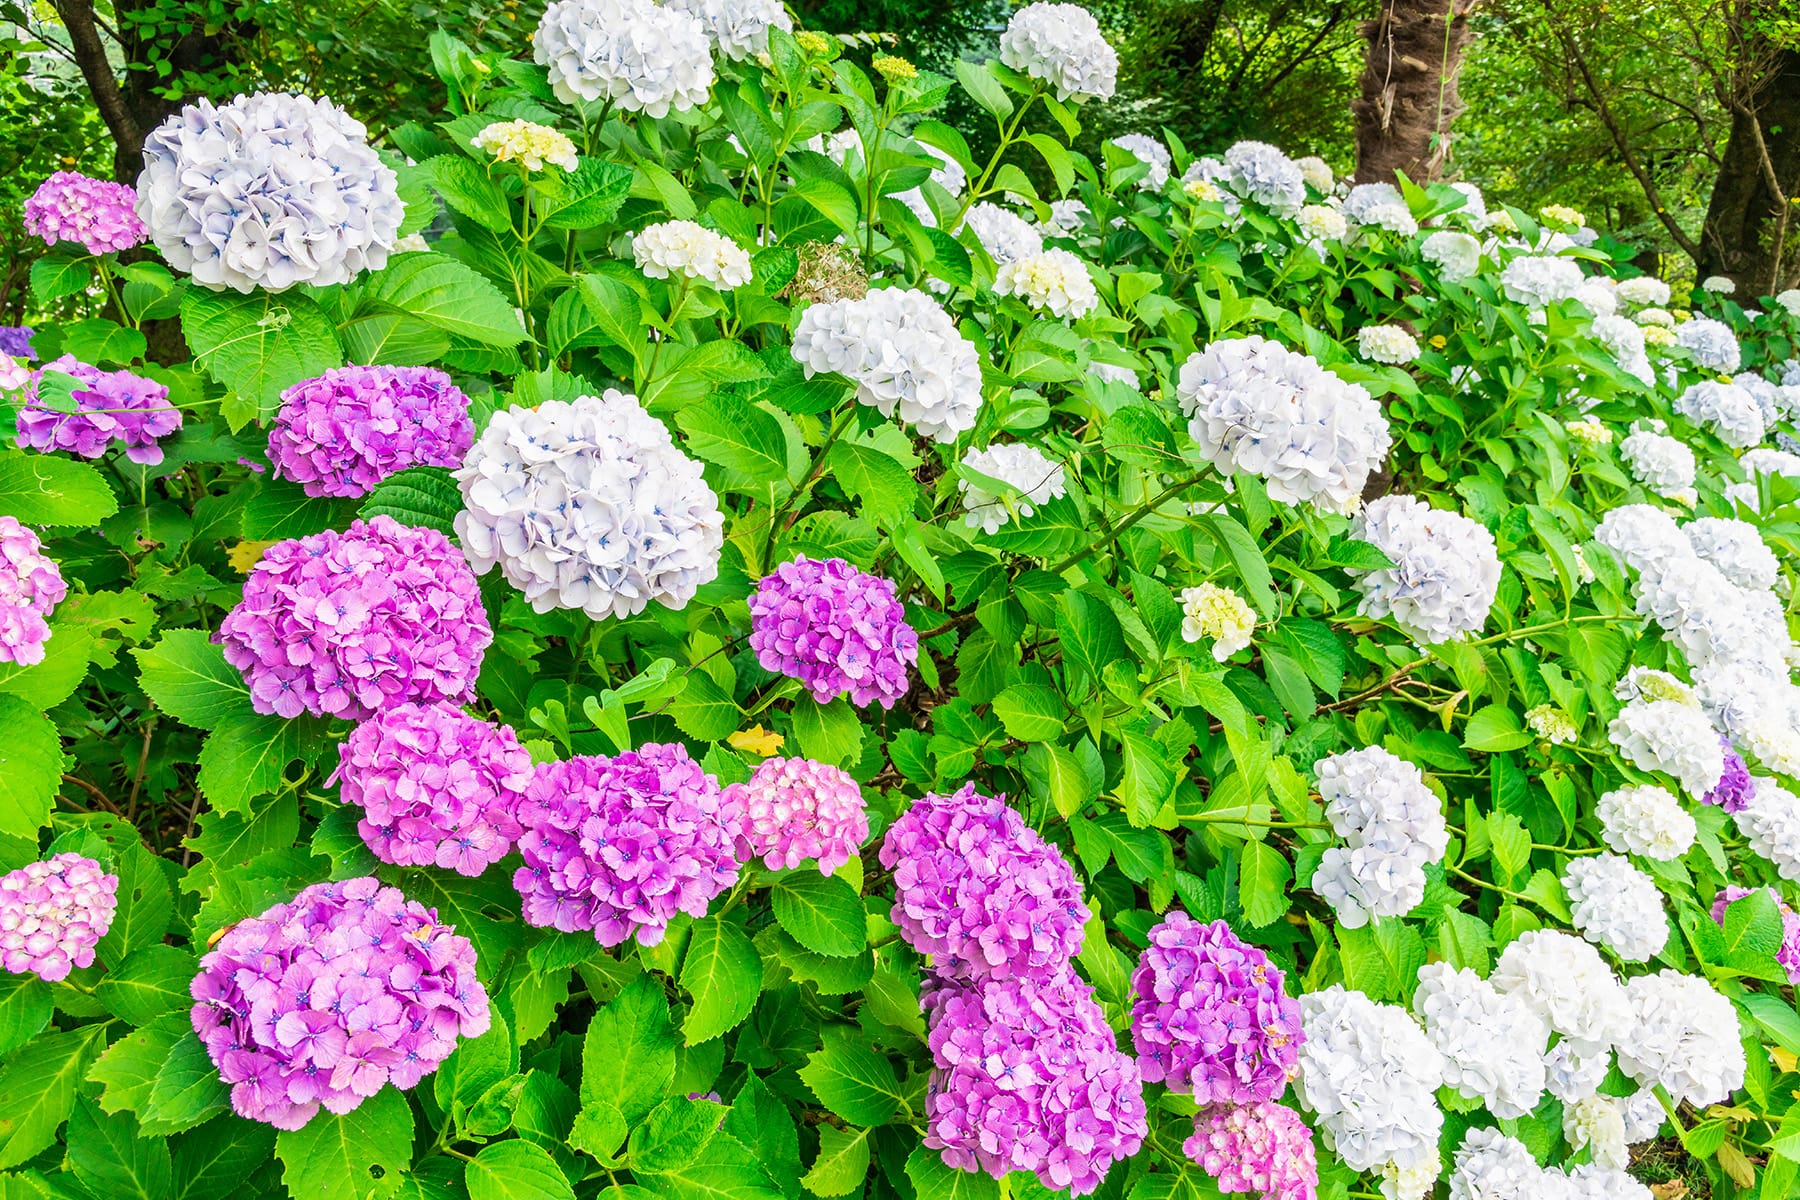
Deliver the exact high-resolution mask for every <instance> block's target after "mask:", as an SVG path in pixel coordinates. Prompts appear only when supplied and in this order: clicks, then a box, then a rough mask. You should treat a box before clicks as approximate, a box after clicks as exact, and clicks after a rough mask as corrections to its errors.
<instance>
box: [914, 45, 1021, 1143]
mask: <svg viewBox="0 0 1800 1200" xmlns="http://www.w3.org/2000/svg"><path fill="white" fill-rule="evenodd" d="M956 78H957V81H958V82H959V83H961V84H962V85H963V90H964V91H966V92H968V93H969V95H970V96H972V97H973V98H974V100H975V103H977V104H979V105H981V107H982V108H984V109H986V110H987V112H988V114H989V115H990V116H992V117H993V118H994V120H995V121H997V122H1001V123H1004V122H1005V121H1006V118H1008V117H1010V116H1012V111H1013V103H1012V98H1011V97H1009V96H1008V95H1007V94H1006V89H1005V88H1004V87H1002V86H1001V85H1000V81H999V80H998V79H996V78H995V77H994V72H993V70H992V68H990V67H989V66H988V65H987V64H985V63H972V62H970V61H969V60H968V59H966V58H959V59H957V60H956ZM908 1166H909V1168H910V1166H911V1164H910V1163H909V1164H908ZM911 1173H912V1172H911V1170H910V1169H909V1170H908V1171H907V1174H909V1175H910V1174H911Z"/></svg>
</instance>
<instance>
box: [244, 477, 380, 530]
mask: <svg viewBox="0 0 1800 1200" xmlns="http://www.w3.org/2000/svg"><path fill="white" fill-rule="evenodd" d="M355 515H356V502H355V501H354V500H347V499H344V498H342V497H337V496H308V495H307V494H306V493H305V492H304V491H302V490H301V489H300V486H299V485H298V484H293V483H286V482H283V481H282V480H279V479H267V478H265V479H259V480H257V481H256V488H255V490H254V491H252V492H251V493H250V495H249V496H248V497H247V498H246V499H245V500H244V509H243V521H244V536H245V537H246V538H249V539H252V540H254V541H270V542H273V541H281V540H283V539H285V538H298V537H306V536H308V535H309V534H314V533H317V532H319V531H320V530H321V529H328V528H329V529H342V528H344V527H345V526H347V525H349V524H350V521H351V519H352V518H353V517H354V516H355Z"/></svg>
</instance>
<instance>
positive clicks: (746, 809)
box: [725, 758, 869, 875]
mask: <svg viewBox="0 0 1800 1200" xmlns="http://www.w3.org/2000/svg"><path fill="white" fill-rule="evenodd" d="M725 796H726V799H727V801H728V802H729V803H730V804H731V805H732V807H733V808H734V809H735V810H736V811H737V812H738V813H739V814H740V815H741V819H742V827H741V828H742V833H741V835H740V840H741V841H742V843H743V845H744V849H742V850H740V851H739V857H740V858H746V859H747V858H757V857H760V858H761V859H762V860H763V865H764V866H765V867H767V868H769V870H771V871H777V870H781V869H783V868H786V867H797V866H799V865H800V864H801V863H803V862H805V861H806V860H807V859H809V858H813V859H817V860H818V862H819V870H820V871H821V872H822V873H824V874H826V875H829V874H831V873H832V872H833V871H835V870H837V869H838V868H839V867H841V866H843V865H844V864H845V863H847V862H849V861H850V860H851V858H853V857H855V856H856V855H857V854H858V853H859V852H860V851H861V850H862V844H863V843H864V842H866V841H868V840H869V817H868V813H867V811H866V808H865V805H864V802H863V794H862V789H861V788H860V787H858V786H857V785H856V780H854V779H852V778H850V776H849V775H847V774H846V773H844V772H843V771H841V770H839V769H838V768H836V767H834V766H830V765H828V764H826V763H821V762H813V761H812V760H811V759H805V758H769V759H764V760H763V762H762V763H761V764H759V765H758V766H757V768H756V773H755V774H754V775H752V776H751V777H750V781H749V782H748V783H734V784H732V785H731V786H730V787H728V788H726V789H725Z"/></svg>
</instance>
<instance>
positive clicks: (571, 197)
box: [534, 158, 632, 229]
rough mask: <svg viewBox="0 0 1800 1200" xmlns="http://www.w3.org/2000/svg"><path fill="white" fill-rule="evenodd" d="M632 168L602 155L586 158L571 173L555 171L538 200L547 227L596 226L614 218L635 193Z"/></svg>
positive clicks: (539, 214)
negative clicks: (632, 187) (631, 194)
mask: <svg viewBox="0 0 1800 1200" xmlns="http://www.w3.org/2000/svg"><path fill="white" fill-rule="evenodd" d="M631 177H632V176H631V168H629V167H624V166H620V165H619V164H618V163H613V162H607V161H606V160H605V159H602V158H583V159H581V160H580V163H579V165H577V166H576V168H575V170H573V171H571V172H569V173H568V174H567V175H563V174H560V173H558V172H554V171H553V172H551V173H550V176H549V178H550V179H551V181H552V186H548V187H542V188H540V189H539V191H538V196H537V199H536V201H535V203H534V212H535V213H536V216H537V219H539V220H541V221H542V222H543V225H544V228H545V229H592V228H593V227H594V226H596V225H599V224H601V223H602V222H605V221H609V220H611V219H612V216H613V214H614V213H616V212H618V211H619V205H621V204H623V203H624V202H625V197H626V196H628V195H630V193H631Z"/></svg>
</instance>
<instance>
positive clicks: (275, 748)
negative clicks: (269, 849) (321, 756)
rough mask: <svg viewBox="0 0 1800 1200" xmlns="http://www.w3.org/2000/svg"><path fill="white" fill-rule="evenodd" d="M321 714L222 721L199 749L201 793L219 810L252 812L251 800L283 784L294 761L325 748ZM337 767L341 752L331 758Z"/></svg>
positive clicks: (240, 716)
mask: <svg viewBox="0 0 1800 1200" xmlns="http://www.w3.org/2000/svg"><path fill="white" fill-rule="evenodd" d="M325 729H326V723H325V721H324V720H323V719H322V718H319V717H310V716H302V717H295V718H293V719H291V720H290V719H288V718H286V717H274V716H268V715H265V714H263V713H234V714H232V715H230V716H228V717H225V718H224V719H223V720H221V721H220V722H219V723H218V725H217V726H216V727H215V728H214V729H213V731H212V732H211V733H209V734H207V736H206V744H205V745H203V746H201V747H200V792H201V794H202V795H204V796H205V797H206V801H207V803H208V804H210V805H212V807H213V808H214V809H215V810H216V811H219V812H239V813H245V814H248V813H249V811H250V802H251V801H252V800H254V799H255V798H256V797H258V796H262V795H266V794H267V793H269V792H273V791H277V790H279V789H280V788H281V786H282V781H283V779H284V777H285V775H284V773H285V772H286V770H287V766H288V764H289V763H291V762H293V761H294V760H295V759H296V758H306V759H311V758H313V757H315V756H317V754H318V753H319V751H320V750H321V749H323V748H324V747H325V746H326V745H327V743H326V740H325ZM332 760H333V765H335V762H336V755H335V754H333V756H332Z"/></svg>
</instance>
